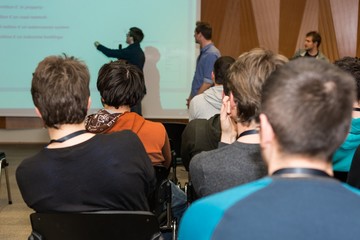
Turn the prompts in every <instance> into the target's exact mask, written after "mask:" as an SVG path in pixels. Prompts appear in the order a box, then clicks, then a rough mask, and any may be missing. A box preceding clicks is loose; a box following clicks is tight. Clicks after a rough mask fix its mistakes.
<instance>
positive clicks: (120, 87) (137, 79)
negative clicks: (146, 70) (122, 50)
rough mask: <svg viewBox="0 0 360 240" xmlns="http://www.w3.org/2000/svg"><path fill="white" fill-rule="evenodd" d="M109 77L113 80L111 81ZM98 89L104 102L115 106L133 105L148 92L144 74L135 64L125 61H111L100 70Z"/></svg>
mask: <svg viewBox="0 0 360 240" xmlns="http://www.w3.org/2000/svg"><path fill="white" fill-rule="evenodd" d="M109 78H111V79H113V80H112V81H109ZM97 89H98V90H99V92H100V95H101V99H102V100H101V101H102V103H103V104H106V105H109V106H113V107H115V108H118V107H119V106H124V105H128V106H130V107H132V106H135V105H136V104H137V103H138V102H140V101H141V100H142V99H143V98H144V96H145V94H146V87H145V81H144V74H143V72H142V71H141V70H140V69H139V68H138V67H136V66H135V65H132V64H127V63H126V62H124V61H114V62H110V63H107V64H104V65H103V66H102V67H101V68H100V70H99V76H98V80H97Z"/></svg>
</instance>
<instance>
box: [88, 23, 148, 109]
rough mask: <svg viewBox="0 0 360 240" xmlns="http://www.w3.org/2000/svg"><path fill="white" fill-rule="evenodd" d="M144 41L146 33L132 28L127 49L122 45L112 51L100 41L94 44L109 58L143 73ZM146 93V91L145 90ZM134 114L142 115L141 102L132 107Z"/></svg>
mask: <svg viewBox="0 0 360 240" xmlns="http://www.w3.org/2000/svg"><path fill="white" fill-rule="evenodd" d="M143 39H144V33H143V32H142V30H141V29H140V28H137V27H132V28H130V29H129V32H128V33H127V34H126V43H127V44H129V46H127V47H126V48H122V46H121V44H120V45H119V49H110V48H107V47H105V46H103V45H101V44H100V43H99V42H98V41H96V42H95V43H94V45H95V47H96V49H97V50H99V51H100V52H102V53H103V54H105V55H106V56H107V57H111V58H117V59H119V60H125V61H127V62H128V63H130V64H133V65H135V66H137V67H138V68H140V70H141V71H143V68H144V64H145V54H144V51H143V50H142V49H141V47H140V43H141V41H142V40H143ZM145 93H146V89H145ZM131 111H132V112H136V113H138V114H139V115H142V114H141V102H139V103H137V104H136V105H135V106H133V107H131Z"/></svg>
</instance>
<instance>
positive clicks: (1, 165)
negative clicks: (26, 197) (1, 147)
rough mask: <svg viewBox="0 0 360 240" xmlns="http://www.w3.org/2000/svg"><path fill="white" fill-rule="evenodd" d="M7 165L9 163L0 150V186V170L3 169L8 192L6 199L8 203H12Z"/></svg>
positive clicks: (0, 171)
mask: <svg viewBox="0 0 360 240" xmlns="http://www.w3.org/2000/svg"><path fill="white" fill-rule="evenodd" d="M8 166H9V163H8V162H7V161H6V155H5V153H4V152H0V187H1V173H2V170H3V169H4V171H5V181H6V188H7V194H8V201H9V204H12V200H11V192H10V182H9V173H8Z"/></svg>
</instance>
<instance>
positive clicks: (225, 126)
mask: <svg viewBox="0 0 360 240" xmlns="http://www.w3.org/2000/svg"><path fill="white" fill-rule="evenodd" d="M287 61H288V59H287V58H286V57H284V56H282V55H279V54H274V53H272V52H271V51H269V50H264V49H253V50H251V51H249V52H246V53H243V54H242V55H240V57H238V59H237V60H236V61H235V63H233V64H232V66H231V67H230V70H229V81H228V83H227V88H226V89H228V92H225V95H226V96H225V97H224V99H223V106H222V109H221V116H220V122H221V129H222V134H221V144H220V146H219V148H218V149H215V150H212V151H208V152H202V153H200V154H197V155H196V156H195V157H194V158H193V159H192V160H191V162H190V172H189V174H190V178H191V181H192V183H193V186H194V190H195V193H196V195H197V196H198V197H204V196H207V195H209V194H212V193H216V192H220V191H223V190H225V189H228V188H231V187H234V186H237V185H240V184H243V183H247V182H250V181H253V180H256V179H259V178H261V177H263V176H265V175H266V174H267V168H266V165H265V163H264V162H263V160H262V158H261V154H260V145H259V143H260V139H259V133H258V123H256V121H255V118H256V117H258V115H259V110H260V97H261V88H262V85H263V83H264V82H265V80H266V79H267V77H268V76H269V75H270V74H271V73H272V72H273V71H274V70H276V69H277V68H278V67H280V66H282V65H283V64H284V63H286V62H287Z"/></svg>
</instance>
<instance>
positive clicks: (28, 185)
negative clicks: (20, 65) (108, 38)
mask: <svg viewBox="0 0 360 240" xmlns="http://www.w3.org/2000/svg"><path fill="white" fill-rule="evenodd" d="M89 81H90V75H89V71H88V69H87V66H86V65H85V63H83V62H81V61H80V60H78V59H76V58H74V57H68V56H49V57H47V58H45V59H44V60H43V61H41V62H40V63H39V64H38V66H37V68H36V70H35V72H34V74H33V79H32V86H31V93H32V97H33V101H34V104H35V107H36V111H37V113H38V115H39V116H40V117H41V118H42V120H43V122H44V125H45V126H46V128H47V129H48V133H49V136H50V139H51V141H50V143H49V144H48V145H47V146H46V147H45V148H43V149H42V150H41V151H40V152H39V153H38V154H36V155H35V156H32V157H29V158H27V159H25V160H24V161H22V163H21V164H20V165H19V167H18V168H17V171H16V179H17V183H18V186H19V189H20V192H21V194H22V197H23V199H24V201H25V202H26V204H27V205H28V206H29V207H30V208H32V209H34V210H35V211H36V212H40V213H41V212H85V211H103V210H130V211H150V210H153V209H154V208H155V207H156V206H154V201H155V200H154V195H155V194H156V191H157V187H159V186H160V183H158V184H157V183H156V181H157V179H156V175H155V171H154V167H155V166H163V167H164V168H165V169H166V170H167V171H166V172H168V169H169V168H170V165H171V162H172V155H171V149H170V143H169V138H168V136H167V132H166V130H165V128H164V126H163V124H161V123H156V122H151V121H148V120H145V119H144V118H143V117H142V116H140V115H138V114H137V113H133V112H130V107H131V106H134V105H136V103H137V102H139V101H141V99H142V98H143V97H144V95H145V92H146V90H145V82H144V77H143V73H142V71H141V70H140V69H139V68H137V67H136V66H134V65H131V64H127V63H125V62H123V61H115V62H110V63H107V64H105V65H104V66H102V68H101V69H100V71H99V75H98V80H97V88H98V90H99V92H100V95H101V101H102V103H103V106H104V108H103V109H101V110H100V111H99V112H97V113H95V114H90V115H87V111H88V109H89V107H90V104H91V100H90V91H89ZM171 192H172V201H171V202H172V206H171V207H172V212H173V216H174V217H175V218H178V219H179V220H180V218H181V216H182V214H183V213H184V211H185V210H186V207H187V204H186V195H185V193H184V192H183V191H182V190H181V189H180V188H178V187H177V186H175V184H174V183H171ZM165 208H166V206H164V211H166V209H165Z"/></svg>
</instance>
